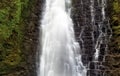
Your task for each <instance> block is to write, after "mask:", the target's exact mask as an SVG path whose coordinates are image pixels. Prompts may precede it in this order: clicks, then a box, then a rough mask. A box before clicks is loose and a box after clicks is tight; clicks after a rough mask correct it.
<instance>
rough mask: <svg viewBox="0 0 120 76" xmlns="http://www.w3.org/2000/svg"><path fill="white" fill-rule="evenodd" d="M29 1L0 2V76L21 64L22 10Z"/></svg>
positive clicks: (1, 0)
mask: <svg viewBox="0 0 120 76" xmlns="http://www.w3.org/2000/svg"><path fill="white" fill-rule="evenodd" d="M28 1H29V0H24V1H21V0H0V76H1V75H3V74H4V75H5V74H8V73H10V72H12V71H14V70H12V69H14V68H15V67H18V66H19V65H20V64H21V60H22V55H21V53H22V51H21V50H22V49H21V43H22V39H23V30H24V29H23V28H24V22H23V19H24V18H23V17H22V16H21V15H22V10H23V8H24V7H26V8H27V5H28V4H27V3H28Z"/></svg>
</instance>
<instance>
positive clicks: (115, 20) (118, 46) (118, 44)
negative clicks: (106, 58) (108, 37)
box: [111, 0, 120, 52]
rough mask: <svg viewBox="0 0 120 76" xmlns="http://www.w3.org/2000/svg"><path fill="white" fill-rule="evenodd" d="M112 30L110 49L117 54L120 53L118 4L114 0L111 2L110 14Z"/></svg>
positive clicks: (119, 10) (119, 4)
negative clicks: (111, 9)
mask: <svg viewBox="0 0 120 76" xmlns="http://www.w3.org/2000/svg"><path fill="white" fill-rule="evenodd" d="M111 19H112V23H111V25H112V29H113V38H112V39H113V43H112V44H114V46H113V47H112V48H113V49H114V50H116V51H117V52H120V2H119V0H114V2H113V12H112V18H111Z"/></svg>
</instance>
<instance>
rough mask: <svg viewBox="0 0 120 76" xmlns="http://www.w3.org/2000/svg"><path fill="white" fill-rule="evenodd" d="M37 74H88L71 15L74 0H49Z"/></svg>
mask: <svg viewBox="0 0 120 76" xmlns="http://www.w3.org/2000/svg"><path fill="white" fill-rule="evenodd" d="M44 9H45V11H44V12H43V18H42V22H41V30H42V37H41V38H42V39H41V40H42V41H41V46H42V49H41V50H42V53H41V56H40V67H39V68H38V71H37V74H38V76H86V71H87V70H86V68H85V67H84V66H83V64H82V61H81V55H80V47H79V44H78V42H76V40H75V37H74V30H73V23H72V19H71V18H70V10H71V0H46V2H45V8H44Z"/></svg>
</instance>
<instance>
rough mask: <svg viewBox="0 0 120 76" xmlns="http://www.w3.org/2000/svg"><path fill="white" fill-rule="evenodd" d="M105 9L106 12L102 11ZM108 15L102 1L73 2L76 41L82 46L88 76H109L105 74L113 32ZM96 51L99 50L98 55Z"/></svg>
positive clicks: (77, 0)
mask: <svg viewBox="0 0 120 76" xmlns="http://www.w3.org/2000/svg"><path fill="white" fill-rule="evenodd" d="M104 1H105V0H104ZM105 5H106V4H105ZM106 6H107V5H106ZM103 8H104V9H105V11H102V9H103ZM103 13H106V14H103ZM108 14H109V13H108V12H107V7H104V6H103V5H102V1H101V2H98V1H97V0H87V1H83V0H73V8H72V15H71V17H72V19H73V22H74V30H75V35H76V39H77V41H78V42H79V44H80V46H81V50H80V51H81V54H82V61H83V64H84V65H85V66H86V67H87V68H88V69H89V70H88V71H87V76H106V75H108V74H107V73H106V72H105V71H106V68H107V67H106V66H105V64H106V61H105V57H106V55H107V51H108V49H107V48H108V42H109V37H110V35H111V32H112V31H111V28H110V26H109V21H108V19H109V18H108ZM102 34H104V35H102ZM101 35H102V36H101ZM96 49H97V50H99V52H98V53H99V54H98V55H97V54H96V51H97V50H96ZM96 56H98V57H96ZM96 58H97V59H96Z"/></svg>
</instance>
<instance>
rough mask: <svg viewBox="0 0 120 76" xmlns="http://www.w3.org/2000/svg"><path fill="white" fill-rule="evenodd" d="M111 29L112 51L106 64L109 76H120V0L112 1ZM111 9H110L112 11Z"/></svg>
mask: <svg viewBox="0 0 120 76" xmlns="http://www.w3.org/2000/svg"><path fill="white" fill-rule="evenodd" d="M110 1H111V2H110V6H111V8H112V10H111V11H109V12H110V13H111V18H110V19H111V21H110V22H111V27H112V30H113V36H112V38H111V42H110V50H109V51H108V52H109V55H108V57H106V62H107V66H108V68H109V69H108V70H109V73H108V76H120V0H110ZM111 8H110V9H111Z"/></svg>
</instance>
